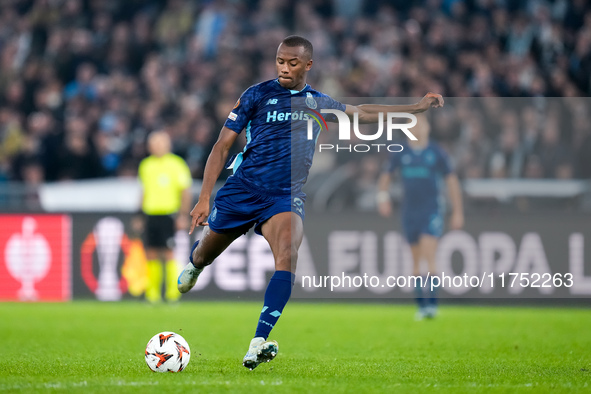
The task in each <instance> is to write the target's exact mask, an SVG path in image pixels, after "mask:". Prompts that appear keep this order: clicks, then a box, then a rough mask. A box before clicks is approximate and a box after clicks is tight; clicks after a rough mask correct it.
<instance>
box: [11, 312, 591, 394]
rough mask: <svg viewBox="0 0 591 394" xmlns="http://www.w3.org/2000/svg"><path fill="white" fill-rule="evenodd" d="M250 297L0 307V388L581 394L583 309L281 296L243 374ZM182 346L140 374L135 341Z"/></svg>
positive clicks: (587, 341) (586, 372)
mask: <svg viewBox="0 0 591 394" xmlns="http://www.w3.org/2000/svg"><path fill="white" fill-rule="evenodd" d="M260 308H261V305H260V303H251V302H241V303H230V302H182V303H181V304H179V305H172V306H170V305H159V306H150V305H147V304H145V303H141V302H120V303H99V302H92V301H88V302H81V301H77V302H72V303H68V304H51V303H50V304H16V303H5V304H0V392H27V393H30V392H64V393H66V392H67V393H71V392H108V393H121V392H135V393H150V392H154V393H169V392H170V393H185V392H186V393H191V392H205V393H211V392H240V393H249V392H251V393H252V392H273V393H291V392H298V393H301V392H303V393H308V392H310V393H316V392H318V393H339V392H351V393H366V392H432V391H437V392H453V393H456V392H474V391H486V392H510V393H513V392H546V391H552V392H569V393H571V392H586V391H587V392H588V391H591V353H590V352H591V313H589V310H588V309H568V308H524V307H513V308H508V307H459V306H443V307H441V314H440V316H439V317H438V318H437V319H435V320H432V321H420V322H417V321H414V312H415V308H414V307H413V306H411V305H385V304H344V303H341V304H334V303H324V304H323V303H319V304H312V303H301V302H297V301H292V302H290V304H288V306H287V308H286V309H285V311H284V314H283V316H282V317H281V319H280V320H279V323H278V324H277V327H276V328H275V329H274V331H273V333H272V337H271V338H272V339H276V340H277V341H278V342H279V355H278V356H277V358H276V359H275V360H274V361H272V362H271V363H268V364H262V365H260V366H259V367H258V368H257V369H255V370H254V371H249V370H247V369H246V368H244V367H242V357H243V356H244V353H245V352H246V350H247V347H248V343H249V341H250V339H251V337H252V334H253V332H254V327H255V324H256V321H257V318H258V313H259V312H260ZM167 330H170V331H175V332H177V333H179V334H181V335H182V336H184V337H185V339H186V340H187V341H188V342H189V345H190V347H191V352H192V355H191V362H190V363H189V365H188V366H187V368H186V369H185V370H184V371H183V372H181V373H176V374H175V373H163V374H162V373H153V372H151V371H150V370H149V369H148V367H147V366H146V364H145V362H144V349H145V346H146V343H147V341H148V340H149V339H150V337H152V336H153V335H154V334H156V333H158V332H160V331H167Z"/></svg>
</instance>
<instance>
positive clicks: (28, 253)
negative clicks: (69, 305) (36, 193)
mask: <svg viewBox="0 0 591 394" xmlns="http://www.w3.org/2000/svg"><path fill="white" fill-rule="evenodd" d="M71 239H72V232H71V220H70V217H69V216H67V215H0V301H67V300H70V299H71V298H72V291H71V288H72V284H71V283H72V279H71V266H72V264H71V259H72V252H71V251H72V248H71Z"/></svg>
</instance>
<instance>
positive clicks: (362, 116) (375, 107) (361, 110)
mask: <svg viewBox="0 0 591 394" xmlns="http://www.w3.org/2000/svg"><path fill="white" fill-rule="evenodd" d="M431 107H433V108H439V107H443V97H442V96H441V95H440V94H437V93H431V92H429V93H427V94H426V95H425V96H424V97H423V98H422V99H421V100H420V101H419V102H418V103H415V104H408V105H380V104H361V105H348V104H347V108H346V110H345V113H346V114H347V115H348V116H349V118H353V114H354V113H355V112H357V113H358V116H359V123H376V122H377V121H378V120H379V117H378V114H379V113H380V112H382V113H386V112H405V113H409V114H419V113H421V112H425V111H426V110H428V109H429V108H431Z"/></svg>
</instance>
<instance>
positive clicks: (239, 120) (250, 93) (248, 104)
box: [224, 86, 256, 134]
mask: <svg viewBox="0 0 591 394" xmlns="http://www.w3.org/2000/svg"><path fill="white" fill-rule="evenodd" d="M255 93H256V88H255V87H254V86H251V87H250V88H248V89H246V90H245V91H244V93H242V96H240V98H239V99H238V101H236V105H234V108H232V111H230V114H229V115H228V119H226V123H224V126H225V127H227V128H229V129H230V130H232V131H235V132H236V133H238V134H240V133H241V132H242V130H243V129H244V128H245V127H246V125H247V124H248V122H249V121H250V118H251V116H252V114H253V112H254V107H255V101H256V97H255Z"/></svg>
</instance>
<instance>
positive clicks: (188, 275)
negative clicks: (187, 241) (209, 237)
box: [177, 241, 203, 294]
mask: <svg viewBox="0 0 591 394" xmlns="http://www.w3.org/2000/svg"><path fill="white" fill-rule="evenodd" d="M198 244H199V241H196V242H195V243H194V244H193V247H192V248H191V255H190V256H189V263H188V264H187V265H186V266H185V268H184V269H183V271H182V272H181V274H180V275H179V279H178V280H177V287H178V289H179V291H180V292H181V293H183V294H184V293H186V292H188V291H189V290H191V289H192V288H193V286H195V283H197V278H199V274H201V273H202V272H203V268H197V267H195V266H194V265H193V251H194V250H195V248H196V247H197V245H198Z"/></svg>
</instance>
